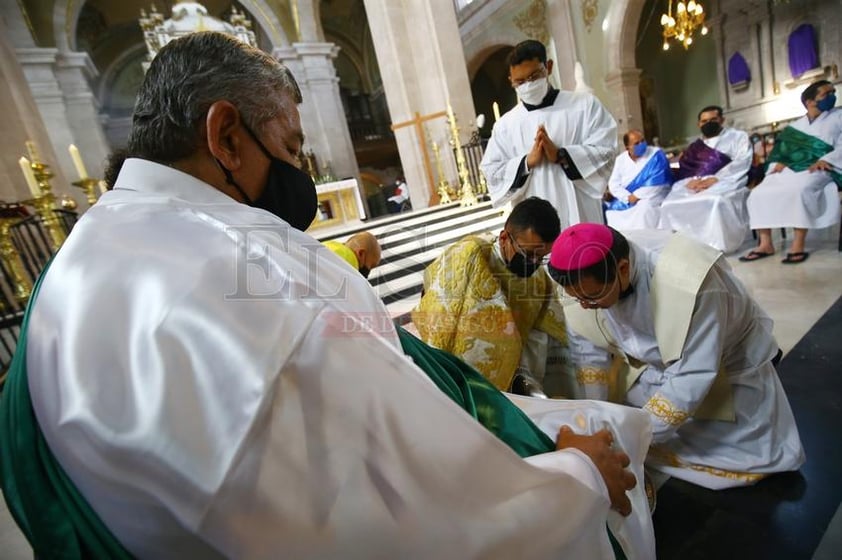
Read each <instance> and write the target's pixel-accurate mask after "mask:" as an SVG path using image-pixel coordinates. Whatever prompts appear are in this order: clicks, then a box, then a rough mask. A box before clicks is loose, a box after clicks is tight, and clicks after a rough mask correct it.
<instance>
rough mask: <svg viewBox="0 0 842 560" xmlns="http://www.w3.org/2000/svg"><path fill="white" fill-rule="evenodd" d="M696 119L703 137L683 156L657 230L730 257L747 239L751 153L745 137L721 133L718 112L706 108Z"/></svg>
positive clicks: (725, 130)
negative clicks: (673, 234) (678, 236)
mask: <svg viewBox="0 0 842 560" xmlns="http://www.w3.org/2000/svg"><path fill="white" fill-rule="evenodd" d="M698 118H699V122H698V126H699V129H700V130H701V132H702V137H701V138H699V139H698V140H696V141H695V142H693V143H692V144H690V146H688V147H687V149H686V150H684V153H682V154H681V158H680V159H679V169H678V176H677V177H676V179H677V181H676V183H675V184H674V185H673V186H672V190H671V191H670V194H669V195H668V196H667V197H666V199H664V202H663V203H662V204H661V223H660V228H661V229H667V230H672V231H677V232H680V233H683V234H684V235H687V236H688V237H692V238H694V239H697V240H699V241H701V242H702V243H707V244H708V245H710V246H711V247H713V248H714V249H719V250H720V251H724V252H726V253H730V252H733V251H736V250H737V249H739V247H740V245H741V244H742V243H743V240H744V239H745V237H746V233H748V229H747V228H746V224H747V223H748V214H747V213H746V202H745V199H746V196H748V189H746V182H747V180H748V171H749V168H750V167H751V161H752V156H753V153H754V152H753V150H752V146H751V142H750V141H749V139H748V135H747V134H746V133H745V132H743V131H741V130H737V129H734V128H725V127H723V125H724V124H725V118H724V117H723V116H722V107H717V106H714V105H712V106H709V107H705V108H704V109H702V110H701V111H700V112H699V117H698Z"/></svg>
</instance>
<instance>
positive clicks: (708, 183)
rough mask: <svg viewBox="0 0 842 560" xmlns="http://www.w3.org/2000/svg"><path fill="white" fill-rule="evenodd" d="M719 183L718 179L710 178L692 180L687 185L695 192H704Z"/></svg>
mask: <svg viewBox="0 0 842 560" xmlns="http://www.w3.org/2000/svg"><path fill="white" fill-rule="evenodd" d="M718 181H719V179H717V178H716V177H708V178H707V179H692V180H691V181H690V182H689V183H687V188H688V189H690V190H691V191H693V192H697V193H699V192H702V191H704V190H707V189H709V188H710V187H712V186H713V185H714V184H716V183H717V182H718Z"/></svg>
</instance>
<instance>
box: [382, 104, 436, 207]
mask: <svg viewBox="0 0 842 560" xmlns="http://www.w3.org/2000/svg"><path fill="white" fill-rule="evenodd" d="M445 116H447V111H439V112H438V113H430V114H429V115H423V116H422V115H421V114H420V113H418V111H416V112H415V118H414V119H412V120H408V121H404V122H401V123H396V124H393V125H392V130H393V131H394V130H397V129H399V128H404V127H406V126H413V125H414V126H415V133H416V134H418V141H419V142H420V143H421V153H422V154H423V155H424V171H425V172H426V173H427V182H428V183H429V185H430V192H431V193H433V196H435V195H436V183H435V181H434V180H433V167H432V166H431V165H430V155H429V154H428V153H427V138H426V135H425V134H424V127H423V126H422V125H423V124H424V123H425V122H426V121H429V120H432V119H437V118H439V117H445Z"/></svg>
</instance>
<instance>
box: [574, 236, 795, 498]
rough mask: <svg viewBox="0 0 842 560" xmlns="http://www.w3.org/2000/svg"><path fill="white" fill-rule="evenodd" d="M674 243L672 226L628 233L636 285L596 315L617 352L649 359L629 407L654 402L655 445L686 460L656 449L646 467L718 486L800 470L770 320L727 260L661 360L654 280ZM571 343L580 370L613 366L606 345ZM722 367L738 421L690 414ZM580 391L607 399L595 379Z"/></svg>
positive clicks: (721, 261) (604, 389)
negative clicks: (681, 338)
mask: <svg viewBox="0 0 842 560" xmlns="http://www.w3.org/2000/svg"><path fill="white" fill-rule="evenodd" d="M668 239H669V234H666V232H664V233H663V234H660V232H646V233H645V234H643V233H638V234H636V235H634V236H632V237H631V238H630V239H629V241H630V246H631V263H632V276H631V282H632V285H633V286H634V291H633V293H632V294H631V295H629V296H628V297H627V298H625V299H623V300H621V301H619V302H618V303H617V304H615V305H614V306H612V307H610V308H609V309H605V310H601V311H600V313H601V314H602V317H604V319H605V320H604V324H605V327H606V328H608V329H609V330H610V333H609V334H610V335H611V338H612V339H613V340H614V342H615V343H616V344H617V345H618V347H619V349H620V350H621V351H622V352H623V353H624V354H626V355H628V356H631V357H633V358H636V359H637V360H639V361H641V362H643V363H644V364H646V365H647V367H646V369H645V370H644V371H643V373H642V374H641V376H640V377H639V378H638V380H637V382H636V383H635V384H634V385H633V386H632V387H631V389H629V392H628V394H627V395H626V402H627V404H630V405H632V406H637V407H643V406H645V405H647V403H649V404H650V407H651V406H652V405H655V404H657V405H658V406H657V407H655V408H654V409H655V410H659V411H660V412H661V414H656V413H654V412H652V413H650V419H651V421H652V428H653V443H655V444H659V447H660V449H661V450H664V451H666V454H667V455H669V456H670V457H671V458H672V459H674V460H675V462H677V463H679V464H680V465H681V466H678V467H676V466H669V465H666V464H665V463H664V462H663V460H659V459H657V458H656V457H655V456H653V455H650V460H649V464H650V466H652V467H654V468H656V469H658V470H661V471H663V472H665V473H667V474H670V475H672V476H675V477H677V478H681V479H684V480H688V481H690V482H693V483H695V484H699V485H702V486H705V487H707V488H713V489H720V488H728V487H731V486H740V485H745V484H749V483H752V482H755V481H756V479H757V478H758V475H762V474H765V473H775V472H782V471H791V470H796V469H798V468H799V467H800V466H801V465H802V464H803V462H804V451H803V448H802V446H801V440H800V438H799V435H798V429H797V426H796V424H795V419H794V417H793V415H792V410H791V408H790V406H789V401H787V398H786V394H785V393H784V390H783V387H782V386H781V383H780V380H779V379H778V375H777V373H776V372H775V368H774V366H772V364H771V359H772V358H773V357H774V356H775V354H776V353H777V350H778V346H777V343H776V342H775V339H774V338H773V336H772V320H771V319H770V318H769V317H768V316H767V315H766V314H765V313H764V312H763V311H762V310H761V309H760V307H759V306H758V305H757V303H756V302H755V301H754V300H753V299H752V298H751V296H750V295H749V294H748V292H747V290H746V288H745V286H743V284H742V283H741V282H740V281H739V280H738V279H737V278H736V276H735V275H734V274H733V273H732V272H731V270H730V268H729V266H728V264H727V262H726V261H725V260H724V259H723V258H720V259H719V260H718V261H717V262H716V263H715V264H714V265H713V268H711V270H710V271H709V272H708V274H707V277H706V278H705V280H704V281H703V283H702V286H701V288H700V290H699V293H698V294H697V297H696V305H695V308H694V311H693V315H692V318H691V321H690V326H689V331H688V335H687V338H686V340H685V344H684V348H683V352H682V354H681V358H680V359H678V360H676V361H674V362H672V363H669V364H666V363H664V362H663V360H662V359H661V352H660V349H659V347H658V342H657V340H656V337H655V325H654V322H653V315H652V303H651V295H650V283H651V280H652V275H653V273H654V270H655V265H656V264H657V261H658V257H659V255H660V252H661V250H662V249H663V247H664V245H665V244H666V242H667V241H668ZM569 340H570V352H571V359H572V360H573V362H574V365H576V367H577V368H586V367H596V368H598V369H600V370H603V371H605V370H608V369H609V365H610V362H609V360H608V356H607V353H606V352H605V351H603V350H602V349H600V348H597V347H596V346H594V344H593V343H591V342H590V341H589V340H587V339H585V338H584V337H581V336H579V335H577V334H575V333H572V332H571V333H570V337H569ZM720 367H722V368H723V369H724V371H725V373H726V374H727V376H728V381H729V383H730V386H731V389H732V391H733V393H732V394H733V399H734V401H733V402H734V411H735V414H736V420H735V421H734V422H727V421H721V420H699V419H694V418H692V417H691V416H690V415H692V413H693V412H694V411H696V409H697V407H698V406H699V405H700V404H701V402H702V401H703V400H704V398H705V396H706V395H707V394H708V391H709V390H710V389H711V387H712V385H713V381H714V378H715V377H716V375H717V371H718V370H719V369H720ZM582 389H583V391H584V392H585V394H587V395H588V396H589V397H590V398H595V397H601V398H606V397H607V387H606V386H605V385H603V386H602V388H601V391H600V387H597V386H594V385H589V386H588V387H583V388H582ZM600 393H601V394H600ZM645 410H648V409H645Z"/></svg>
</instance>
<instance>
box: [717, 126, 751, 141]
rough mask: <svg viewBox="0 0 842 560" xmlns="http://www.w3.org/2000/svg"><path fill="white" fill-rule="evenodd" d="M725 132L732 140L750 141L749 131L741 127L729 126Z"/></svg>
mask: <svg viewBox="0 0 842 560" xmlns="http://www.w3.org/2000/svg"><path fill="white" fill-rule="evenodd" d="M723 132H724V134H727V135H728V137H730V138H731V139H732V140H740V141H742V140H745V141H748V139H749V138H748V132H746V131H745V130H743V129H741V128H733V127H728V128H726V129H725V130H724V131H723Z"/></svg>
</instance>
